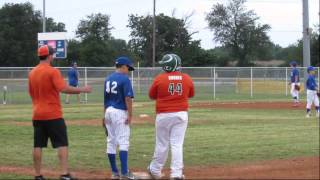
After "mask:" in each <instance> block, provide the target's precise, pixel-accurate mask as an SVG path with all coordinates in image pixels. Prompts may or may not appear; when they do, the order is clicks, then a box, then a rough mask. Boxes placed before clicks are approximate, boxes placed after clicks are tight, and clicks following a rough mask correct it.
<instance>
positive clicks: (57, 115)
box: [29, 45, 91, 180]
mask: <svg viewBox="0 0 320 180" xmlns="http://www.w3.org/2000/svg"><path fill="white" fill-rule="evenodd" d="M53 54H54V50H53V48H52V47H50V46H48V45H44V46H41V47H39V49H38V56H39V59H40V63H39V64H38V65H37V66H36V67H35V68H34V69H33V70H32V71H31V72H30V73H29V94H30V96H31V99H32V107H33V115H32V120H33V127H34V149H33V162H34V168H35V179H36V180H42V179H44V177H43V176H42V175H41V159H42V148H45V147H47V144H48V139H49V138H50V140H51V144H52V147H53V148H58V157H59V160H60V165H61V170H62V172H61V176H60V179H65V180H67V179H74V178H73V177H72V176H71V175H70V174H69V171H68V162H67V161H68V136H67V129H66V125H65V122H64V119H63V117H62V108H61V103H60V92H62V93H67V94H79V93H82V92H85V93H89V92H91V87H89V86H86V87H81V88H76V87H71V86H68V85H67V84H66V83H65V81H64V79H63V77H62V75H61V73H60V71H59V70H58V69H56V68H53V67H52V66H51V62H52V61H53Z"/></svg>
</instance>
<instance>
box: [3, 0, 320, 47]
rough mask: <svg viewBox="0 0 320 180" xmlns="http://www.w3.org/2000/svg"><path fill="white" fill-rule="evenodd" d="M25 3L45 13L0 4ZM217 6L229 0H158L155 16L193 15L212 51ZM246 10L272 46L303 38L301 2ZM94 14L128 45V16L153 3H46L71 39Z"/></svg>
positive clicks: (315, 9)
mask: <svg viewBox="0 0 320 180" xmlns="http://www.w3.org/2000/svg"><path fill="white" fill-rule="evenodd" d="M319 1H320V0H309V25H310V27H311V28H313V29H315V28H314V25H316V24H319V7H320V6H319ZM23 2H31V3H32V4H33V5H34V7H35V9H36V10H41V11H42V6H43V5H42V3H43V0H31V1H30V0H29V1H26V0H0V7H1V6H3V5H4V3H23ZM218 2H219V3H223V4H226V3H227V2H228V0H156V14H159V13H164V14H165V15H168V16H171V15H172V12H173V11H174V10H175V14H174V17H176V18H182V17H184V16H186V15H189V14H191V13H193V16H192V17H191V18H190V23H191V24H190V26H189V29H188V30H189V32H195V31H197V32H198V33H196V34H194V35H193V36H192V37H193V39H194V40H201V47H202V48H204V49H211V48H214V47H215V46H218V45H219V43H217V42H214V41H213V33H212V32H211V31H210V30H209V29H208V23H207V22H206V21H205V17H206V15H207V14H208V13H209V12H210V10H211V8H212V6H213V5H214V4H216V3H218ZM246 7H247V9H248V10H253V11H254V12H255V13H256V14H257V16H259V17H260V20H259V22H260V23H262V24H269V25H270V26H271V28H272V29H271V30H270V31H269V32H268V35H269V36H270V38H271V41H272V42H274V43H276V44H279V45H280V46H282V47H286V46H288V45H290V44H293V43H296V42H297V40H298V39H301V38H302V0H247V3H246ZM92 13H103V14H108V15H110V24H111V26H112V27H114V29H113V30H112V35H113V36H114V37H115V38H119V39H124V40H127V41H128V40H129V39H130V28H127V27H126V26H127V24H128V15H129V14H138V15H148V14H150V15H152V13H153V0H46V16H47V17H52V18H54V20H55V21H56V22H63V23H65V24H66V30H67V31H68V38H70V39H71V38H74V37H75V31H76V29H77V26H78V24H79V22H80V20H81V19H85V18H86V16H87V15H90V14H92Z"/></svg>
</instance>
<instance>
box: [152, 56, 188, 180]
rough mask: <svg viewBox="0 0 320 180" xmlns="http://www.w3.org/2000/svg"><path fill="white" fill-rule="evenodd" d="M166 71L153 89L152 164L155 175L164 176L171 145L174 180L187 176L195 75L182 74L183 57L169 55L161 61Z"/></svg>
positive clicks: (158, 78) (154, 83)
mask: <svg viewBox="0 0 320 180" xmlns="http://www.w3.org/2000/svg"><path fill="white" fill-rule="evenodd" d="M159 64H160V65H162V69H163V70H164V71H165V73H162V74H160V75H158V76H157V77H156V78H155V79H154V81H153V84H152V86H151V88H150V90H149V97H150V98H151V99H154V100H156V113H157V117H156V145H155V151H154V156H153V160H152V162H151V163H150V165H149V167H148V171H149V174H150V175H151V177H152V178H154V179H158V178H161V176H162V175H161V171H162V168H163V166H164V165H165V162H166V160H167V157H168V151H169V146H170V147H171V153H172V158H171V175H170V177H171V178H172V179H183V178H184V175H183V172H182V171H183V142H184V136H185V132H186V129H187V126H188V107H189V105H188V99H189V98H191V97H193V96H194V85H193V81H192V79H191V77H190V76H189V75H187V74H184V73H182V72H181V71H180V70H181V59H180V57H179V56H177V55H176V54H166V55H164V56H163V58H162V60H161V61H160V62H159Z"/></svg>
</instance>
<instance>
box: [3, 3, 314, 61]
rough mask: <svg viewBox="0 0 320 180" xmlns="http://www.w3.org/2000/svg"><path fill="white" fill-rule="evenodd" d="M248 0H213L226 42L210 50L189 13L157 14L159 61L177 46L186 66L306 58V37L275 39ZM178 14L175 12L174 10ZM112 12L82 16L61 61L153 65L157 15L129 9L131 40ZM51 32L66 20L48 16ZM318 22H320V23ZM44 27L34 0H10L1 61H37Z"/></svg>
mask: <svg viewBox="0 0 320 180" xmlns="http://www.w3.org/2000/svg"><path fill="white" fill-rule="evenodd" d="M245 2H246V1H245V0H229V3H228V4H227V5H223V4H219V3H217V4H214V5H213V6H212V9H211V11H210V13H208V14H207V16H206V21H207V23H208V27H209V28H210V30H211V31H212V33H213V35H214V39H213V40H214V41H216V42H218V43H219V44H221V45H220V46H219V47H215V48H212V49H209V50H205V49H203V48H201V46H200V42H201V41H200V40H194V39H193V38H192V35H193V34H195V33H197V32H190V30H189V28H188V26H189V24H190V17H191V16H192V15H189V16H185V17H182V18H177V17H175V16H174V15H172V16H167V15H165V14H158V15H157V16H156V17H155V18H156V22H157V23H156V61H158V60H160V58H161V57H162V55H163V54H165V53H170V52H174V53H176V54H178V55H179V56H180V57H181V58H182V60H183V66H229V65H230V62H231V61H235V62H236V65H237V66H253V65H254V64H253V62H254V61H255V60H263V61H268V60H274V59H278V60H284V62H285V63H283V66H287V65H288V64H287V63H288V62H289V61H291V60H296V61H298V62H299V64H302V40H299V41H297V42H296V43H294V44H291V45H289V46H288V47H281V46H279V45H277V44H274V43H273V42H271V40H270V38H269V36H268V35H267V33H268V31H269V30H270V29H271V27H270V26H269V25H268V24H260V23H259V17H258V16H257V15H256V14H255V13H254V12H253V11H251V10H247V9H246V8H245V6H244V5H245ZM173 14H174V13H173ZM110 18H111V16H110V15H107V14H101V13H97V14H90V15H87V16H86V17H84V18H83V19H82V20H80V22H79V24H78V27H77V30H76V37H75V38H73V39H70V40H68V42H67V43H68V51H67V53H68V54H67V59H66V60H61V61H60V60H59V61H58V62H59V63H58V65H59V66H69V65H70V64H71V63H72V62H73V61H77V62H78V64H79V65H80V66H113V63H114V62H113V61H114V59H115V58H116V57H117V56H120V55H127V56H129V57H131V58H132V59H133V60H134V61H135V62H140V65H141V66H151V65H152V30H153V24H152V22H153V17H152V16H151V15H145V16H141V15H138V14H129V20H128V25H127V27H129V28H130V29H131V32H130V40H129V41H128V42H127V41H125V40H123V39H117V38H115V37H113V36H112V33H111V30H112V29H113V27H112V25H111V24H110ZM46 27H47V28H46V30H47V32H65V31H66V28H65V24H64V23H63V22H55V20H54V19H53V18H50V17H49V18H46ZM317 28H319V26H318V27H317ZM41 31H42V16H41V12H40V11H37V10H35V9H34V7H33V5H32V4H31V3H29V2H27V3H20V4H13V3H7V4H5V5H4V6H3V7H1V8H0V66H2V67H6V66H9V67H10V66H22V67H26V66H34V65H36V64H37V63H38V59H37V54H36V51H37V47H38V44H37V33H38V32H41ZM311 61H312V64H313V65H319V31H315V32H313V34H312V35H311Z"/></svg>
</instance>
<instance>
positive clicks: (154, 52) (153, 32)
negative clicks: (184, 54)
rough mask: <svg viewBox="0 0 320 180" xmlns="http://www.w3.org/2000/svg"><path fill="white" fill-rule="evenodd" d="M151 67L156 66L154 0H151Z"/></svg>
mask: <svg viewBox="0 0 320 180" xmlns="http://www.w3.org/2000/svg"><path fill="white" fill-rule="evenodd" d="M152 25H153V31H152V67H155V66H156V0H153V23H152Z"/></svg>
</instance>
